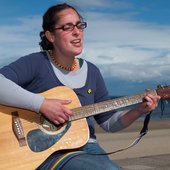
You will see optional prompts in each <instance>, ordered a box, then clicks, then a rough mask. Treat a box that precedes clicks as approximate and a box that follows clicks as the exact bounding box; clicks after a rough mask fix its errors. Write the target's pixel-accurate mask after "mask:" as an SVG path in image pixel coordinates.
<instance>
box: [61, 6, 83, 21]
mask: <svg viewBox="0 0 170 170" xmlns="http://www.w3.org/2000/svg"><path fill="white" fill-rule="evenodd" d="M58 17H59V20H58V24H62V23H69V22H77V21H79V20H80V17H79V15H78V14H77V12H76V11H75V10H73V9H71V8H68V9H64V10H63V11H61V12H59V13H58Z"/></svg>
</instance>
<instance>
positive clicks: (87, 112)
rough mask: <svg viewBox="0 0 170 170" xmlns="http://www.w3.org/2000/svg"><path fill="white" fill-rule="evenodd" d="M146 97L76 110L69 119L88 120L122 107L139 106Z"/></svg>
mask: <svg viewBox="0 0 170 170" xmlns="http://www.w3.org/2000/svg"><path fill="white" fill-rule="evenodd" d="M144 96H145V95H144V93H142V94H137V95H133V96H125V97H120V98H116V99H111V100H107V101H104V102H99V103H95V104H91V105H86V106H82V107H78V108H74V109H72V111H73V113H74V115H72V116H70V117H69V121H72V120H77V119H81V118H86V117H89V116H94V115H97V114H100V113H104V112H108V111H111V110H115V109H119V108H122V107H126V106H130V105H134V104H138V103H141V102H142V101H143V97H144Z"/></svg>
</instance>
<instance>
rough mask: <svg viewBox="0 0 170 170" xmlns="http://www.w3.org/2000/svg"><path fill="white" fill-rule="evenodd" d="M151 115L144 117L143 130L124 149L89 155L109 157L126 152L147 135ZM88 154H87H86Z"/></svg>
mask: <svg viewBox="0 0 170 170" xmlns="http://www.w3.org/2000/svg"><path fill="white" fill-rule="evenodd" d="M151 113H152V112H149V113H148V114H147V115H146V117H145V120H144V124H143V128H142V130H141V131H140V134H139V136H138V137H137V138H136V139H135V140H134V141H133V142H132V143H131V144H130V145H129V146H127V147H124V148H121V149H119V150H116V151H113V152H107V153H101V154H100V153H99V154H92V153H90V155H111V154H114V153H117V152H121V151H124V150H127V149H129V148H131V147H133V146H135V145H136V144H137V143H138V142H139V141H140V140H141V139H142V137H143V136H144V135H146V134H147V132H148V124H149V121H150V116H151ZM88 154H89V153H88Z"/></svg>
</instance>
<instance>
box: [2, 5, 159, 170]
mask: <svg viewBox="0 0 170 170" xmlns="http://www.w3.org/2000/svg"><path fill="white" fill-rule="evenodd" d="M42 27H43V31H42V32H41V33H40V37H41V39H42V41H41V42H40V45H41V48H42V49H43V51H42V52H37V53H33V54H30V55H28V56H24V57H22V58H20V59H18V60H17V61H15V62H14V63H11V64H9V65H8V66H5V67H3V68H1V69H0V73H1V76H0V81H1V88H0V89H1V90H0V103H1V104H5V105H9V106H17V107H20V108H26V109H29V110H33V111H35V112H41V113H42V114H43V115H44V116H45V117H46V118H48V119H49V120H50V121H52V122H54V123H55V124H56V125H59V124H62V123H65V122H66V121H67V120H68V118H69V116H72V115H73V112H72V111H71V110H70V109H68V108H67V105H68V104H70V103H71V102H72V101H71V100H69V99H68V100H67V99H66V100H59V99H47V98H45V97H42V96H41V95H38V94H37V93H41V92H44V91H46V90H48V89H51V88H53V87H56V86H63V85H64V86H68V87H70V88H71V89H73V90H74V92H75V93H76V94H77V96H78V98H79V100H80V102H81V105H87V104H93V103H98V102H101V101H105V100H108V99H109V95H108V92H107V90H106V87H105V84H104V81H103V78H102V76H101V74H100V71H99V69H98V68H97V67H96V66H95V65H93V64H92V63H90V62H88V61H86V60H83V59H81V58H77V57H76V56H78V55H79V54H81V52H82V49H83V30H84V29H85V28H86V27H87V24H86V22H84V21H83V18H82V17H81V16H80V14H79V13H78V12H77V11H76V9H75V8H74V7H72V6H70V5H68V4H59V5H55V6H52V7H50V8H49V9H48V10H47V11H46V13H45V14H44V16H43V25H42ZM3 87H5V88H7V89H8V91H7V92H6V91H3V90H2V89H4V88H3ZM9 96H10V97H9ZM159 99H160V97H159V96H154V95H151V94H148V95H146V96H145V98H144V102H143V103H142V104H140V105H139V106H138V107H136V108H134V109H132V110H127V111H122V112H116V111H112V112H107V113H103V114H100V115H97V116H94V119H95V120H96V121H97V123H98V124H99V125H100V126H101V127H102V128H103V129H105V130H106V131H111V132H115V131H118V130H121V129H123V128H125V127H127V126H129V125H130V124H131V123H132V122H134V121H135V120H136V119H137V118H139V117H140V116H141V115H142V114H144V113H147V112H150V111H151V110H153V109H155V107H156V106H157V104H158V101H159ZM87 122H88V125H89V130H90V139H89V141H88V143H87V144H86V145H85V146H83V147H82V148H81V150H83V151H85V152H86V153H93V154H94V153H99V154H101V153H105V152H104V151H103V149H102V148H101V147H100V146H99V145H98V143H97V141H96V137H95V130H94V125H93V118H92V117H89V118H87ZM58 157H59V155H58V154H54V155H52V156H50V157H49V158H48V159H47V160H46V161H45V162H44V163H43V164H42V165H41V166H40V167H39V168H38V169H44V170H46V169H50V168H51V167H52V165H54V163H55V162H56V160H57V158H58ZM83 166H84V167H83ZM65 169H69V170H71V169H74V170H75V169H88V170H90V169H93V170H94V169H98V170H100V169H102V170H103V169H106V170H113V169H121V168H120V167H119V166H118V165H117V164H116V163H114V162H113V161H111V160H109V158H108V157H107V156H106V155H105V156H97V155H90V154H80V155H78V156H76V157H74V158H72V159H71V160H70V161H68V162H67V163H66V164H65V165H64V166H63V170H65Z"/></svg>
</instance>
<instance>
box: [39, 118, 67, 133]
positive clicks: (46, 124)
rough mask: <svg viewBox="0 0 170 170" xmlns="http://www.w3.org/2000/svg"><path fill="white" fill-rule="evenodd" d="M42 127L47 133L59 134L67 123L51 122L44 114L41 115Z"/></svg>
mask: <svg viewBox="0 0 170 170" xmlns="http://www.w3.org/2000/svg"><path fill="white" fill-rule="evenodd" d="M40 127H41V130H43V131H44V132H46V133H50V134H58V133H61V132H62V131H63V130H64V129H65V128H66V123H64V124H60V125H56V124H54V123H53V122H51V121H50V120H49V119H47V118H46V117H44V116H43V115H41V116H40Z"/></svg>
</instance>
